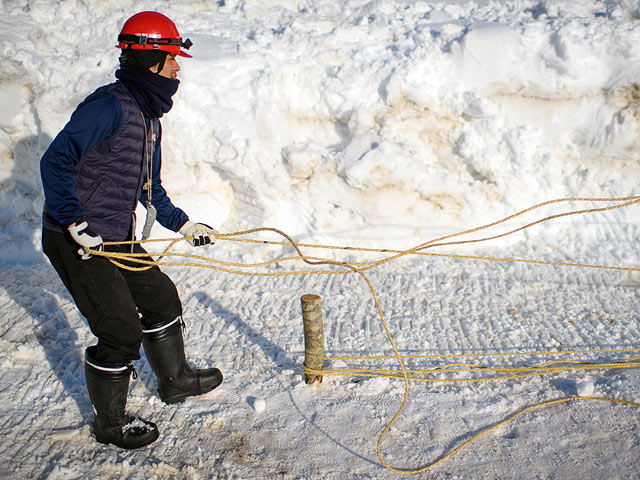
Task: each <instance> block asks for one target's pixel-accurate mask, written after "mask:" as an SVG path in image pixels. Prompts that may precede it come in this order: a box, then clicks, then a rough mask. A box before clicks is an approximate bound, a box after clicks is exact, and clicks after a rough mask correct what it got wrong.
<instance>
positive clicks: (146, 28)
mask: <svg viewBox="0 0 640 480" xmlns="http://www.w3.org/2000/svg"><path fill="white" fill-rule="evenodd" d="M191 45H193V43H192V42H191V40H189V39H188V38H187V39H186V40H185V41H184V42H183V41H182V37H181V36H180V34H179V33H178V29H177V28H176V24H175V23H173V21H171V19H170V18H169V17H167V16H165V15H163V14H161V13H158V12H140V13H136V14H135V15H134V16H133V17H131V18H129V20H127V21H126V22H124V25H123V26H122V31H121V32H120V35H118V45H116V47H118V48H122V49H123V50H126V49H133V50H162V51H164V52H169V53H172V54H174V55H180V56H181V57H187V58H191V55H189V54H188V53H187V52H184V51H182V50H181V48H186V49H187V50H188V49H189V48H190V47H191Z"/></svg>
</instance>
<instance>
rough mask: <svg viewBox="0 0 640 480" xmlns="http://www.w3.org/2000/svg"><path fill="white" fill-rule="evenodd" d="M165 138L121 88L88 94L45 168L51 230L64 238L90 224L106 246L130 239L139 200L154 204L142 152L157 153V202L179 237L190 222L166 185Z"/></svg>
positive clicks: (113, 86) (47, 225)
mask: <svg viewBox="0 0 640 480" xmlns="http://www.w3.org/2000/svg"><path fill="white" fill-rule="evenodd" d="M143 119H144V122H143ZM152 124H153V125H155V126H156V131H155V132H154V136H155V139H154V140H155V142H153V140H152V139H151V128H152ZM145 131H147V132H149V141H148V143H147V144H146V145H145V138H144V137H145ZM161 134H162V130H161V127H160V122H159V121H158V120H157V119H153V120H149V119H148V118H144V117H143V116H142V114H141V113H140V110H139V109H138V107H137V104H136V103H135V100H134V99H133V97H132V96H131V94H130V93H129V92H128V90H127V89H126V87H124V85H123V84H122V83H121V82H115V83H113V84H110V85H106V86H104V87H101V88H99V89H98V90H96V91H95V92H94V93H92V94H91V95H89V96H88V97H87V98H86V99H85V100H84V101H83V102H82V103H81V104H80V105H79V106H78V108H77V109H76V111H75V112H74V113H73V115H72V116H71V119H70V120H69V123H67V125H66V126H65V127H64V128H63V130H62V131H61V132H60V133H59V134H58V135H57V136H56V138H55V139H54V140H53V142H52V143H51V145H50V146H49V148H48V149H47V151H46V152H45V154H44V155H43V157H42V159H41V162H40V171H41V175H42V184H43V187H44V194H45V206H44V213H43V222H44V226H45V228H50V229H53V230H57V231H64V230H65V229H66V227H67V226H68V225H69V224H71V223H72V222H73V221H74V220H76V219H78V218H80V217H84V218H85V219H86V220H87V221H88V222H89V224H90V226H91V228H92V229H93V230H94V231H96V232H97V233H99V234H100V235H101V236H102V238H103V239H104V240H105V241H120V240H125V239H127V238H128V237H129V235H130V229H131V227H132V225H133V222H132V219H133V218H134V212H135V209H136V206H137V203H138V201H141V202H143V204H146V201H147V199H148V195H147V191H146V190H144V189H143V188H142V185H143V184H144V183H145V182H147V178H146V168H147V162H146V160H145V156H144V150H145V148H146V149H147V151H150V150H151V147H153V156H152V162H151V163H152V175H151V177H152V188H151V193H152V195H151V197H152V203H153V205H154V206H155V207H156V209H157V219H158V221H159V223H160V224H161V225H163V226H164V227H166V228H168V229H169V230H173V231H178V230H179V229H180V227H181V226H182V225H184V223H185V222H186V221H187V220H188V219H189V218H188V216H187V215H186V214H185V213H184V212H183V211H182V210H181V209H179V208H177V207H175V206H174V205H173V203H171V200H170V199H169V197H168V196H167V193H166V191H165V189H164V187H163V186H162V181H161V179H160V171H161V166H162V165H161V164H162V155H161V148H160V144H161Z"/></svg>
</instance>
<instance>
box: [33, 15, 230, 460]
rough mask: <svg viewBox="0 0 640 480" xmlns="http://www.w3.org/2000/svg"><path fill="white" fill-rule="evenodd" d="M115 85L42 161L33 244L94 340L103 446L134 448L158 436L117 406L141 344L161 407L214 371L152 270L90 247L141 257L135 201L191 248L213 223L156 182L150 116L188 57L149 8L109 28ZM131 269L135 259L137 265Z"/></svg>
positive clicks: (92, 367)
mask: <svg viewBox="0 0 640 480" xmlns="http://www.w3.org/2000/svg"><path fill="white" fill-rule="evenodd" d="M118 42H119V43H118V45H117V47H118V48H120V49H122V53H121V56H120V68H119V69H118V70H117V71H116V74H115V75H116V78H117V79H118V81H116V82H115V83H111V84H109V85H105V86H103V87H100V88H98V89H97V90H96V91H95V92H93V93H92V94H91V95H89V96H88V97H87V98H86V99H85V100H84V101H83V102H82V103H81V104H80V105H79V106H78V107H77V108H76V110H75V112H74V113H73V114H72V116H71V119H70V120H69V123H67V125H66V126H65V127H64V129H63V130H62V131H61V132H60V133H59V134H58V136H57V137H56V138H55V139H54V140H53V142H52V143H51V145H50V146H49V148H48V150H47V151H46V152H45V154H44V156H43V157H42V160H41V164H40V170H41V174H42V184H43V187H44V193H45V205H44V212H43V230H42V247H43V251H44V253H45V254H46V255H47V257H48V258H49V260H50V262H51V264H52V265H53V267H54V268H55V269H56V271H57V272H58V274H59V275H60V278H61V279H62V281H63V282H64V284H65V286H66V287H67V289H68V290H69V292H70V293H71V295H72V296H73V299H74V301H75V303H76V305H77V307H78V309H79V310H80V312H81V313H82V314H83V315H84V316H85V317H86V319H87V321H88V323H89V327H90V328H91V331H92V332H93V334H94V335H95V336H96V337H97V338H98V343H97V345H93V346H91V347H89V348H87V349H86V351H85V377H86V381H87V388H88V390H89V397H90V399H91V403H92V405H93V408H94V413H95V422H94V435H95V437H96V440H98V441H99V442H102V443H112V444H114V445H117V446H119V447H121V448H127V449H130V448H138V447H142V446H145V445H148V444H150V443H152V442H154V441H155V440H156V439H157V438H158V435H159V433H158V428H157V427H156V425H155V424H154V423H153V422H150V421H147V420H144V419H141V418H139V417H135V416H133V415H130V414H129V413H126V412H125V407H126V400H127V393H128V389H129V377H130V374H131V372H133V374H134V378H135V376H136V372H135V369H134V368H133V365H132V363H131V362H132V360H137V359H139V358H140V345H141V344H143V345H144V349H145V353H146V356H147V360H148V361H149V364H150V366H151V369H152V370H153V372H154V373H155V374H156V376H157V377H158V392H159V395H160V398H161V399H162V400H163V401H164V402H166V403H177V402H182V401H184V399H185V398H186V397H188V396H192V395H200V394H203V393H206V392H209V391H211V390H213V389H214V388H216V387H217V386H218V385H219V384H220V382H222V374H221V373H220V371H219V370H218V369H217V368H209V369H204V370H192V369H191V368H190V367H189V365H188V364H187V362H186V359H185V352H184V341H183V337H182V326H183V322H182V304H181V302H180V298H179V297H178V292H177V290H176V287H175V285H174V284H173V282H172V281H171V280H170V279H169V277H168V276H166V275H165V274H164V273H162V272H161V271H160V269H159V268H158V267H153V268H151V269H147V270H143V271H131V270H127V269H123V268H119V267H117V266H116V265H114V264H113V263H111V262H110V261H109V260H107V259H106V258H104V257H101V256H97V255H93V256H92V255H91V254H90V253H89V251H90V250H93V251H97V250H104V251H113V252H126V251H133V252H135V253H143V254H144V253H146V251H145V250H144V249H143V248H142V247H141V246H140V245H135V246H133V247H132V246H131V245H130V244H124V245H122V244H117V245H108V246H105V245H103V242H124V241H127V240H133V239H134V238H135V225H136V223H135V209H136V205H137V203H138V201H140V202H142V203H143V204H144V205H145V206H146V208H147V222H146V224H145V229H144V232H143V238H144V237H145V236H148V233H149V230H150V228H151V224H152V223H153V220H154V219H155V218H156V217H157V220H158V221H159V222H160V223H161V224H162V225H163V226H164V227H166V228H168V229H170V230H173V231H176V232H180V233H181V234H182V235H184V236H185V239H186V240H187V241H188V242H189V243H190V244H191V245H192V246H200V245H206V244H213V243H215V235H216V233H217V232H216V231H215V230H214V229H213V228H211V227H209V226H207V225H205V224H202V223H194V222H192V221H190V220H189V217H188V216H187V215H186V214H185V213H184V212H183V211H182V210H180V209H179V208H176V207H175V206H174V205H173V204H172V203H171V200H170V199H169V197H168V196H167V193H166V191H165V189H164V188H163V186H162V183H161V179H160V169H161V153H160V140H161V134H162V130H161V126H160V122H159V120H158V119H159V118H160V117H162V115H163V114H165V113H167V112H168V111H169V110H170V109H171V106H172V105H173V101H172V96H173V95H174V94H175V92H176V90H177V89H178V84H179V80H177V74H178V72H179V71H180V67H179V65H178V63H177V61H176V56H181V57H187V58H190V57H191V55H189V54H188V53H186V52H185V51H184V50H182V48H186V49H188V48H189V47H190V46H191V41H190V40H189V39H187V40H185V41H184V42H183V41H182V38H181V37H180V35H179V33H178V30H177V28H176V26H175V24H174V23H173V22H172V21H171V20H170V19H169V18H167V17H166V16H164V15H162V14H160V13H157V12H141V13H138V14H136V15H134V16H133V17H131V18H129V19H128V20H127V21H126V22H125V24H124V26H123V28H122V31H121V33H120V35H119V36H118ZM136 266H139V264H136Z"/></svg>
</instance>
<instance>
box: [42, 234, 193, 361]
mask: <svg viewBox="0 0 640 480" xmlns="http://www.w3.org/2000/svg"><path fill="white" fill-rule="evenodd" d="M78 248H79V246H78V244H76V243H75V242H74V241H73V239H71V236H70V235H69V234H68V233H67V232H65V233H61V232H56V231H53V230H50V229H48V228H43V229H42V249H43V251H44V253H45V254H46V255H47V257H48V258H49V261H50V262H51V265H53V268H55V269H56V271H57V272H58V275H60V278H61V279H62V281H63V283H64V284H65V286H66V287H67V290H69V293H71V296H72V297H73V299H74V301H75V303H76V306H77V307H78V309H79V310H80V313H82V315H84V317H85V318H86V319H87V321H88V322H89V328H90V329H91V331H92V332H93V334H94V335H95V336H96V337H98V345H97V349H96V355H95V356H96V360H98V361H103V362H117V363H121V362H127V361H129V360H137V359H139V358H140V344H141V343H142V328H143V326H144V327H150V326H153V325H158V324H160V323H164V322H167V321H171V320H173V319H175V318H176V317H178V316H179V315H182V304H181V302H180V298H179V296H178V291H177V290H176V286H175V285H174V283H173V282H172V281H171V279H170V278H169V277H168V276H167V275H165V274H164V273H162V272H161V271H160V269H159V268H158V267H155V266H154V267H153V268H150V269H148V270H142V271H130V270H126V269H124V268H119V267H117V266H116V265H114V264H113V263H111V262H110V261H109V260H107V259H106V258H103V257H96V256H93V257H91V258H90V259H88V260H82V259H81V258H80V256H79V255H78V253H77V252H78ZM105 249H106V250H107V251H115V252H128V251H130V249H131V246H130V245H114V246H108V247H106V248H105ZM134 252H135V253H147V252H146V251H145V250H144V249H143V248H142V247H141V246H140V245H135V246H134ZM121 263H123V264H125V263H127V262H121ZM129 265H131V266H140V264H134V263H129ZM140 315H142V318H140Z"/></svg>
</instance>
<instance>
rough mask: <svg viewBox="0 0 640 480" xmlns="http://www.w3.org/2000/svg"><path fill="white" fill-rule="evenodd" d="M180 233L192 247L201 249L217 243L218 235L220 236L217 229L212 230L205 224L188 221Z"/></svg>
mask: <svg viewBox="0 0 640 480" xmlns="http://www.w3.org/2000/svg"><path fill="white" fill-rule="evenodd" d="M180 233H181V234H182V235H183V236H184V237H185V240H186V241H187V242H189V244H191V246H192V247H200V246H202V245H207V244H209V243H210V244H211V245H213V244H214V243H216V235H219V233H218V231H217V230H216V229H215V228H211V227H210V226H209V225H207V224H205V223H193V222H191V221H189V220H187V223H185V224H184V225H183V226H182V227H180Z"/></svg>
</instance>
